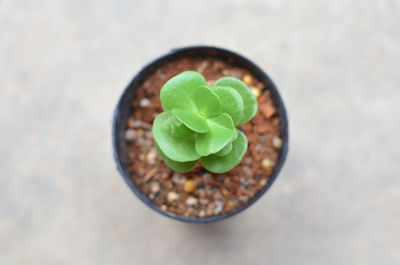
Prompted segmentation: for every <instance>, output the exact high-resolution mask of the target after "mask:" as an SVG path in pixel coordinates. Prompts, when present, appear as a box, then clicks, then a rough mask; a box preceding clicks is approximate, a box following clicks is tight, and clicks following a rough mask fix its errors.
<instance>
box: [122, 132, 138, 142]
mask: <svg viewBox="0 0 400 265" xmlns="http://www.w3.org/2000/svg"><path fill="white" fill-rule="evenodd" d="M135 139H136V132H135V130H133V129H127V130H126V131H125V140H127V141H129V142H132V141H133V140H135Z"/></svg>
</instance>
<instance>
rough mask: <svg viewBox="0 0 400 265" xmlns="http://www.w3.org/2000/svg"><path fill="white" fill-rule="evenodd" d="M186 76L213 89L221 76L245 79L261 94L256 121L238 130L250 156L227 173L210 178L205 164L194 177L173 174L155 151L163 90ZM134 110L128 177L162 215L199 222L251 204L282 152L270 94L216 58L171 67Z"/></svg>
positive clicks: (150, 83) (146, 85)
mask: <svg viewBox="0 0 400 265" xmlns="http://www.w3.org/2000/svg"><path fill="white" fill-rule="evenodd" d="M187 70H194V71H198V72H200V73H201V74H203V75H204V77H205V78H206V80H207V82H208V83H209V84H210V85H212V84H213V83H214V82H215V81H216V80H217V79H218V78H220V77H222V76H226V75H230V76H235V77H238V78H240V79H243V77H244V76H246V78H245V80H246V82H250V83H251V84H250V87H251V88H252V89H253V90H259V91H260V92H261V93H260V96H259V98H258V104H259V111H258V113H257V115H256V116H255V117H254V118H253V119H252V120H251V121H250V122H249V123H247V124H244V125H242V126H239V129H241V130H242V131H243V132H244V133H245V134H246V136H247V139H248V141H249V148H248V150H247V153H246V155H245V157H244V158H243V160H242V162H241V163H240V164H239V165H238V166H237V167H235V168H234V169H232V170H231V171H229V172H227V173H223V174H212V173H209V172H208V171H206V170H205V169H204V168H202V166H201V163H199V164H198V165H197V166H196V168H195V169H193V170H192V171H191V172H188V173H184V174H183V173H178V172H174V171H172V170H171V169H169V168H168V167H167V166H166V165H165V164H164V163H163V162H162V160H161V158H160V157H159V156H158V155H157V153H156V151H155V149H154V142H153V137H152V134H151V124H152V122H153V120H154V118H155V117H156V116H157V115H158V114H159V113H161V112H162V108H161V102H160V99H159V93H160V89H161V87H162V86H163V85H164V83H165V82H166V81H167V80H168V79H170V78H171V77H173V76H175V75H177V74H179V73H181V72H183V71H187ZM132 107H133V108H134V110H135V111H134V112H133V114H132V117H131V118H130V119H129V121H128V128H129V129H128V131H127V132H126V134H125V135H126V139H127V143H128V156H129V158H130V161H129V162H130V167H129V172H130V174H131V176H132V178H133V180H134V182H135V183H136V185H138V187H139V188H140V189H141V191H142V192H143V193H145V194H146V195H147V196H148V198H150V199H151V200H152V201H153V202H154V203H155V204H156V205H158V206H159V207H160V209H162V210H163V211H169V212H172V213H175V214H178V215H182V216H192V217H198V218H203V217H207V216H212V215H218V214H224V213H227V212H230V211H233V210H235V209H236V208H238V207H240V206H241V205H243V204H246V203H247V202H248V200H249V199H251V198H252V197H253V196H254V195H255V194H257V192H258V191H259V190H260V189H262V188H263V187H264V186H265V185H266V184H267V183H268V180H269V175H270V174H271V172H272V170H273V168H274V166H275V163H276V161H277V158H278V154H279V151H280V150H279V148H277V147H278V144H277V143H278V142H279V140H280V139H279V134H280V131H279V121H280V120H279V117H278V116H277V113H276V109H275V107H274V105H273V103H272V100H271V98H270V95H269V92H268V91H267V90H265V89H264V85H263V84H262V83H260V82H259V81H258V80H256V79H255V78H254V77H252V76H251V75H250V73H249V72H248V71H247V70H245V69H242V68H238V67H236V66H235V65H232V64H230V63H228V62H224V61H221V60H217V59H214V58H184V59H179V60H177V61H172V62H169V63H167V64H165V65H164V66H162V67H161V68H160V69H158V70H157V71H156V72H154V73H153V74H152V75H150V77H149V78H148V79H147V80H145V81H144V82H143V83H142V85H141V86H139V87H138V88H137V91H136V97H135V99H134V101H133V102H132ZM274 137H275V138H274ZM272 139H274V145H273V140H272ZM274 146H275V148H274ZM188 181H189V182H188ZM185 183H186V187H185ZM187 183H190V184H187ZM188 185H190V186H191V187H188ZM192 186H194V191H193V190H192V189H193V187H192ZM185 190H186V191H185Z"/></svg>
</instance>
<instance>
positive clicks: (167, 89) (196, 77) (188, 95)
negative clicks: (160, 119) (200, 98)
mask: <svg viewBox="0 0 400 265" xmlns="http://www.w3.org/2000/svg"><path fill="white" fill-rule="evenodd" d="M205 85H207V83H206V80H205V79H204V77H203V76H202V75H201V74H199V73H197V72H193V71H186V72H183V73H180V74H179V75H176V76H174V77H172V78H171V79H170V80H168V81H167V83H165V85H164V86H163V87H162V88H161V92H160V98H161V102H162V106H163V108H164V109H165V110H172V109H175V108H179V109H187V110H196V104H195V102H194V98H195V97H194V93H195V92H196V88H197V87H199V86H205Z"/></svg>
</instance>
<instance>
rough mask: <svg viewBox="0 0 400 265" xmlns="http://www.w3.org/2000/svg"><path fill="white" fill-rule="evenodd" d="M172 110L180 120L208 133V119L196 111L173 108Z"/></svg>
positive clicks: (199, 131) (193, 128)
mask: <svg viewBox="0 0 400 265" xmlns="http://www.w3.org/2000/svg"><path fill="white" fill-rule="evenodd" d="M171 112H172V114H174V115H175V117H176V118H177V119H178V120H179V121H181V122H182V123H183V124H185V125H186V126H187V127H188V128H189V129H191V130H193V131H195V132H198V133H206V132H208V131H209V129H210V128H209V127H208V124H207V121H206V119H205V118H204V117H202V116H201V115H200V114H199V113H198V112H196V111H193V110H184V109H173V110H172V111H171Z"/></svg>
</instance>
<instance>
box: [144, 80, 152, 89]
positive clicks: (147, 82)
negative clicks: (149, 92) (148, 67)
mask: <svg viewBox="0 0 400 265" xmlns="http://www.w3.org/2000/svg"><path fill="white" fill-rule="evenodd" d="M150 85H151V83H150V81H149V80H147V81H146V82H144V87H145V88H149V87H150Z"/></svg>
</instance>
